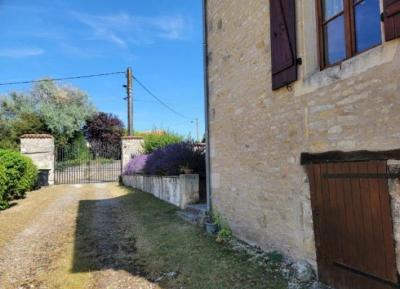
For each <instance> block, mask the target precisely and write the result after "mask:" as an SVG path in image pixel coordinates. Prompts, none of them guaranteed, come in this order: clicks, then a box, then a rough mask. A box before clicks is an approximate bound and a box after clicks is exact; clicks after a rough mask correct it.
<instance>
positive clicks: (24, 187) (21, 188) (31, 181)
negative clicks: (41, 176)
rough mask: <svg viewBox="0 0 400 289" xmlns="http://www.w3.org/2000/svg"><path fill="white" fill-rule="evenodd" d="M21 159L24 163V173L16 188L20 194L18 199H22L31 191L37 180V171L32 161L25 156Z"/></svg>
mask: <svg viewBox="0 0 400 289" xmlns="http://www.w3.org/2000/svg"><path fill="white" fill-rule="evenodd" d="M22 158H23V159H24V161H25V172H24V174H23V175H22V177H21V179H20V181H19V182H18V186H17V191H18V192H19V194H20V195H19V197H24V196H25V193H26V192H27V191H30V190H32V189H33V188H34V187H35V185H36V182H37V178H38V170H37V168H36V166H35V165H34V164H33V162H32V160H31V159H30V158H28V157H26V156H22Z"/></svg>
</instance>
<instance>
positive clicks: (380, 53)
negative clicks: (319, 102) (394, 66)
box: [294, 40, 400, 95]
mask: <svg viewBox="0 0 400 289" xmlns="http://www.w3.org/2000/svg"><path fill="white" fill-rule="evenodd" d="M399 47H400V40H396V41H389V42H385V43H383V44H382V45H379V46H377V47H375V48H372V49H370V50H367V51H365V52H363V53H361V54H359V55H356V56H354V57H352V58H349V59H347V60H345V61H343V62H341V63H339V64H337V65H334V66H331V67H328V68H325V69H324V70H319V68H318V71H316V72H315V73H313V74H311V75H310V76H308V77H306V78H303V80H302V81H301V80H300V81H298V82H297V83H296V84H295V86H294V91H295V95H303V94H307V93H310V92H313V91H315V90H317V89H319V88H322V87H325V86H328V85H330V84H333V83H335V82H337V81H340V80H345V79H348V78H350V77H353V76H356V75H358V74H360V73H362V72H365V71H367V70H369V69H371V68H373V67H376V66H379V65H382V64H385V63H389V62H391V61H393V59H394V57H395V55H396V52H397V50H400V49H399Z"/></svg>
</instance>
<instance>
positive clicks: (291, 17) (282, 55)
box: [270, 0, 297, 89]
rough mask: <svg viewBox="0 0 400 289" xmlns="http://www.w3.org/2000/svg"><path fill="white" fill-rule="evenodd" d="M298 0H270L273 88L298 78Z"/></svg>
mask: <svg viewBox="0 0 400 289" xmlns="http://www.w3.org/2000/svg"><path fill="white" fill-rule="evenodd" d="M295 1H296V0H270V22H271V62H272V89H278V88H281V87H283V86H286V85H288V84H290V83H292V82H294V81H296V80H297V51H296V2H295Z"/></svg>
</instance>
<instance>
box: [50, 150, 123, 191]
mask: <svg viewBox="0 0 400 289" xmlns="http://www.w3.org/2000/svg"><path fill="white" fill-rule="evenodd" d="M120 174H121V147H120V146H119V145H110V144H104V143H92V144H91V145H87V146H83V145H80V146H73V145H68V146H61V147H57V148H56V155H55V175H54V182H55V184H87V183H103V182H116V181H118V178H119V176H120Z"/></svg>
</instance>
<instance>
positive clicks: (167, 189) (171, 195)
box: [122, 174, 199, 209]
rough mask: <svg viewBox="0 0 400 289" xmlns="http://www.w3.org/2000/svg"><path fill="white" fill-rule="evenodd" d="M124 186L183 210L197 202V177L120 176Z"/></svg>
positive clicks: (193, 175) (191, 175) (192, 175)
mask: <svg viewBox="0 0 400 289" xmlns="http://www.w3.org/2000/svg"><path fill="white" fill-rule="evenodd" d="M122 182H123V184H124V185H125V186H128V187H132V188H135V189H139V190H141V191H144V192H147V193H150V194H152V195H154V196H155V197H156V198H159V199H161V200H164V201H166V202H168V203H170V204H173V205H175V206H177V207H180V208H182V209H185V208H186V206H187V205H188V204H193V203H196V202H198V201H199V175H196V174H190V175H180V176H170V177H164V176H142V175H133V176H122Z"/></svg>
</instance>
